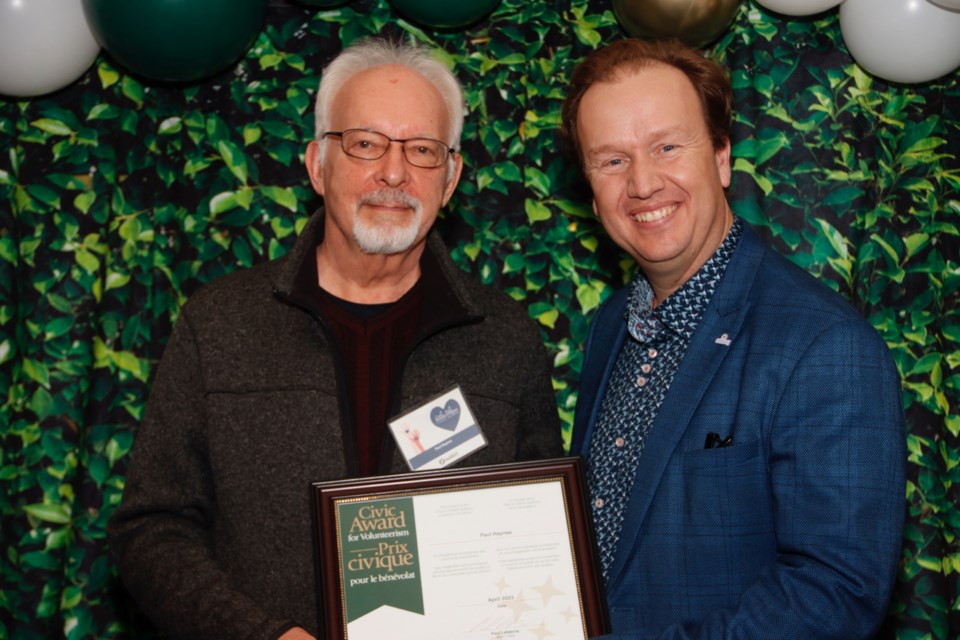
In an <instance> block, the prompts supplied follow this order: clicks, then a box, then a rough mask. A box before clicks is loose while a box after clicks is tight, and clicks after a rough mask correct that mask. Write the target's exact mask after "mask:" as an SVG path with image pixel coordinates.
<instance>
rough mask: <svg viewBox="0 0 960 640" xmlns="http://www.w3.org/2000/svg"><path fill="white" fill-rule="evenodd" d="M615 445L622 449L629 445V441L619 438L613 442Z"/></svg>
mask: <svg viewBox="0 0 960 640" xmlns="http://www.w3.org/2000/svg"><path fill="white" fill-rule="evenodd" d="M613 444H615V445H616V446H617V447H622V446H623V445H625V444H627V441H626V440H624V439H623V438H617V439H616V440H614V441H613Z"/></svg>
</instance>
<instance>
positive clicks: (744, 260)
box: [595, 226, 765, 585]
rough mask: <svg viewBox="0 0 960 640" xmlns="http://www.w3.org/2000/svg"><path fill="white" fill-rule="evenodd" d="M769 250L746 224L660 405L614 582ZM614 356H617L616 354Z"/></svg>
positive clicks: (741, 317)
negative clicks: (765, 252)
mask: <svg viewBox="0 0 960 640" xmlns="http://www.w3.org/2000/svg"><path fill="white" fill-rule="evenodd" d="M764 250H765V249H764V247H763V246H762V244H761V243H760V241H759V238H757V236H756V235H755V234H754V233H753V231H752V230H751V229H750V228H749V227H748V226H745V228H744V233H743V236H742V237H741V239H740V243H739V246H738V247H737V250H736V251H735V252H734V254H733V256H732V257H731V259H730V263H729V264H728V265H727V270H726V272H725V274H724V276H723V279H722V280H721V282H720V284H719V285H718V286H717V290H716V291H715V292H714V295H713V298H712V300H711V301H710V304H709V305H708V306H707V309H706V311H705V312H704V316H703V318H702V319H701V321H700V326H699V327H698V328H697V330H696V331H695V332H694V335H693V337H692V339H691V341H690V347H689V348H688V350H687V353H686V354H685V355H684V357H683V360H682V362H681V363H680V367H679V368H678V369H677V373H676V374H675V376H674V379H673V382H672V383H671V385H670V390H669V392H668V393H667V395H666V397H665V398H664V400H663V404H661V405H660V410H659V411H658V413H657V417H656V419H655V420H654V423H653V426H652V428H651V430H650V433H649V435H648V436H647V441H646V444H645V447H644V451H643V455H642V456H641V459H640V464H639V466H638V468H637V475H636V478H635V479H634V483H633V488H632V490H631V493H630V502H629V504H628V506H627V510H626V514H625V517H624V521H623V526H622V529H621V531H620V542H619V544H618V545H617V551H616V554H615V555H614V559H613V564H612V565H611V567H610V576H609V584H611V585H613V584H616V583H617V582H619V580H620V579H621V577H622V573H623V571H624V569H625V567H626V566H627V562H628V560H629V559H630V557H631V556H632V555H633V554H634V553H635V549H634V546H635V544H636V543H637V541H638V540H639V538H640V529H641V526H642V525H643V522H644V520H645V519H646V517H647V513H648V511H649V510H650V505H651V503H652V502H653V498H654V496H655V495H656V493H657V489H658V487H659V485H660V482H661V480H662V478H663V473H664V470H665V469H666V467H667V464H668V462H669V461H670V459H671V457H672V456H673V454H674V450H675V449H676V447H677V444H678V443H679V442H680V439H681V437H682V436H683V434H684V431H685V430H686V428H687V426H688V425H689V424H690V420H691V418H692V416H693V415H694V412H695V411H696V410H697V408H698V406H699V404H700V401H701V399H702V398H703V394H704V392H705V391H706V389H707V388H708V387H709V386H710V384H712V383H713V381H714V378H715V377H716V374H717V371H718V370H719V369H720V366H721V364H722V363H723V361H724V358H725V357H726V355H727V353H728V352H729V349H730V346H729V345H730V344H732V343H734V342H735V341H736V339H737V336H738V335H739V333H740V329H741V327H742V326H743V322H744V319H745V318H746V313H747V309H748V305H747V299H748V295H749V292H750V289H751V288H752V286H753V281H754V278H755V277H756V275H757V272H758V265H759V262H760V259H761V257H762V255H763V251H764ZM617 352H619V349H617ZM613 359H614V360H615V359H616V354H614V355H613ZM609 371H610V369H609V368H608V369H607V371H606V376H605V378H604V381H603V384H602V385H601V386H602V387H604V388H605V387H606V381H607V379H608V378H609ZM602 397H603V396H602V393H600V394H598V400H597V402H596V403H595V404H597V405H599V404H600V402H599V400H601V399H602ZM595 411H596V410H595Z"/></svg>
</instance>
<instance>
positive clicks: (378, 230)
mask: <svg viewBox="0 0 960 640" xmlns="http://www.w3.org/2000/svg"><path fill="white" fill-rule="evenodd" d="M364 204H401V205H403V206H407V207H411V208H412V209H413V216H412V217H411V218H410V219H409V220H408V221H407V222H406V223H403V224H400V223H399V221H398V223H393V222H390V223H385V224H378V223H376V222H374V223H371V222H368V221H367V220H364V219H363V218H362V217H360V211H359V209H360V207H361V206H363V205H364ZM422 221H423V205H422V204H421V203H420V201H419V200H417V199H416V198H414V197H413V196H411V195H409V194H407V193H405V192H403V191H394V190H390V189H381V190H380V191H376V192H374V193H371V194H370V195H368V196H367V197H365V198H364V199H363V200H361V201H360V204H359V205H358V206H357V211H355V212H354V215H353V238H354V239H355V240H356V241H357V244H358V245H359V246H360V249H361V250H363V251H364V252H365V253H374V254H384V255H392V254H395V253H404V252H406V251H409V250H410V248H411V247H412V246H413V245H414V243H415V242H416V241H417V237H418V236H419V235H420V224H421V222H422Z"/></svg>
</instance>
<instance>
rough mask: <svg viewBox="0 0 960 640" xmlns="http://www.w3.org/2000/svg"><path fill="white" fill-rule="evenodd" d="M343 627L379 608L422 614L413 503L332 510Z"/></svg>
mask: <svg viewBox="0 0 960 640" xmlns="http://www.w3.org/2000/svg"><path fill="white" fill-rule="evenodd" d="M337 518H338V520H339V531H340V549H341V554H340V558H341V567H340V570H341V572H342V575H343V581H342V584H343V590H344V593H343V599H344V608H345V609H346V619H347V622H353V621H354V620H356V619H358V618H360V617H361V616H364V615H366V614H368V613H370V612H371V611H375V610H377V609H379V608H380V607H383V606H390V607H395V608H397V609H402V610H404V611H410V612H412V613H419V614H423V587H422V584H421V577H420V561H419V553H418V551H417V528H416V523H415V522H414V514H413V498H393V499H386V500H377V501H368V502H347V503H341V504H340V505H338V507H337Z"/></svg>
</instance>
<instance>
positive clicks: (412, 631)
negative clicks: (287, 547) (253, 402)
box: [315, 465, 596, 640]
mask: <svg viewBox="0 0 960 640" xmlns="http://www.w3.org/2000/svg"><path fill="white" fill-rule="evenodd" d="M504 466H508V465H500V467H504ZM479 469H482V468H478V469H477V470H476V472H479ZM425 473H431V472H418V473H417V474H407V475H416V477H417V478H418V479H421V478H423V477H424V475H425ZM432 473H444V472H432ZM447 473H451V472H447ZM402 477H404V476H394V478H402ZM389 479H390V477H389V476H388V477H386V478H382V479H381V480H383V481H385V482H387V483H389V482H390V480H389ZM321 484H322V483H321ZM565 485H566V478H565V477H563V476H557V477H549V476H548V477H539V476H534V477H521V478H515V479H511V480H505V481H500V480H493V481H490V482H482V481H481V482H477V481H474V480H471V481H469V482H466V483H454V484H450V485H444V486H441V487H439V488H435V489H422V488H421V489H416V488H407V489H404V488H400V489H399V490H397V491H387V492H383V491H375V492H374V493H370V494H368V495H364V496H363V497H345V498H342V499H335V500H333V501H332V502H331V503H330V504H329V507H330V510H331V511H332V513H331V514H330V515H331V516H332V523H333V530H334V531H336V533H337V535H336V541H335V545H336V553H335V555H336V559H334V558H331V557H330V554H329V553H328V551H329V549H330V548H331V547H332V545H329V544H328V545H321V547H325V548H327V551H323V550H321V556H322V557H323V558H324V559H326V566H325V567H324V568H323V571H322V572H321V573H322V576H323V580H322V582H323V583H324V584H323V586H324V591H325V592H327V596H328V598H329V595H330V593H331V592H332V593H334V594H339V598H337V600H338V602H337V603H336V607H333V606H330V603H329V601H328V602H327V603H326V604H327V606H326V607H324V608H326V609H327V612H328V615H333V614H336V616H337V617H338V618H339V620H337V621H334V620H329V619H328V620H327V621H326V623H327V624H326V628H327V630H328V633H329V632H330V631H332V633H330V635H329V637H342V638H347V639H350V640H381V639H383V638H391V640H394V639H395V640H507V639H509V640H524V639H538V640H545V639H546V638H554V639H557V640H582V639H584V638H586V637H588V624H587V618H586V613H587V611H586V609H585V604H584V603H585V600H584V591H589V592H591V593H592V592H593V590H594V588H595V584H596V581H595V580H594V579H592V578H591V581H590V583H589V584H586V585H585V584H584V581H583V579H582V577H583V575H584V573H583V567H579V566H578V560H584V556H583V554H582V552H581V553H578V548H577V545H575V543H574V530H575V528H574V527H573V526H571V524H570V518H569V513H570V509H569V506H570V504H569V492H568V490H567V489H568V487H566V486H565ZM315 486H317V485H315ZM578 511H579V509H578ZM589 542H590V543H591V544H592V538H590V540H589ZM586 548H587V549H592V547H589V546H587V547H586ZM581 551H582V549H581ZM586 561H587V563H588V564H590V565H591V567H592V554H591V556H590V557H589V558H586ZM578 569H579V572H578ZM590 571H591V572H592V569H591V570H590ZM331 581H335V582H336V587H337V588H336V589H335V590H332V591H331V589H330V587H333V586H334V585H332V584H329V583H330V582H331ZM595 601H596V598H595V597H592V598H591V599H590V602H589V604H594V603H595ZM322 604H323V603H322ZM331 624H333V626H330V625H331ZM591 635H596V633H593V634H591Z"/></svg>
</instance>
